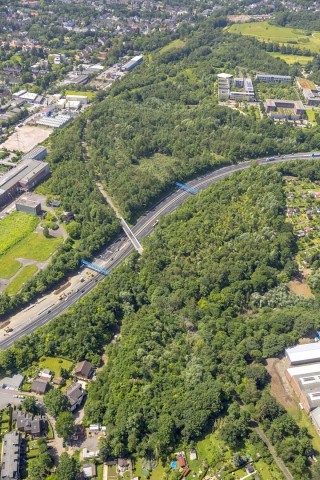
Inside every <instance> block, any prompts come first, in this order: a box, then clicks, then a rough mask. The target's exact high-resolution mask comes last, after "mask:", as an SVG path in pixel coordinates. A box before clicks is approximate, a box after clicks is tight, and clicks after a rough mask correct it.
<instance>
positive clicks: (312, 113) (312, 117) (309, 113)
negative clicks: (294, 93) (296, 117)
mask: <svg viewBox="0 0 320 480" xmlns="http://www.w3.org/2000/svg"><path fill="white" fill-rule="evenodd" d="M306 113H307V117H308V120H309V122H310V123H312V124H313V125H316V124H317V122H316V112H315V111H314V110H309V109H308V110H306Z"/></svg>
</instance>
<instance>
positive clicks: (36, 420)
mask: <svg viewBox="0 0 320 480" xmlns="http://www.w3.org/2000/svg"><path fill="white" fill-rule="evenodd" d="M13 420H16V427H17V430H19V432H23V433H27V434H28V435H32V436H33V437H41V436H42V435H43V434H44V432H45V425H46V420H45V418H44V417H42V416H39V415H36V416H34V415H31V414H30V413H24V412H21V411H19V410H15V411H14V413H13Z"/></svg>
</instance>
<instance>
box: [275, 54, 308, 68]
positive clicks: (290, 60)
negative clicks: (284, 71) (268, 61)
mask: <svg viewBox="0 0 320 480" xmlns="http://www.w3.org/2000/svg"><path fill="white" fill-rule="evenodd" d="M268 53H270V55H272V56H273V57H276V58H280V59H281V60H283V61H284V62H286V63H287V64H288V65H293V64H294V63H299V64H300V65H307V63H309V62H311V61H312V60H313V57H307V56H305V55H289V54H288V55H287V54H285V53H278V52H268Z"/></svg>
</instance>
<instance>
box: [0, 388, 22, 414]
mask: <svg viewBox="0 0 320 480" xmlns="http://www.w3.org/2000/svg"><path fill="white" fill-rule="evenodd" d="M14 395H23V393H21V392H19V391H18V390H7V389H6V388H1V389H0V409H2V408H4V407H6V406H7V405H8V403H11V405H20V403H21V402H22V400H23V399H22V398H15V397H14Z"/></svg>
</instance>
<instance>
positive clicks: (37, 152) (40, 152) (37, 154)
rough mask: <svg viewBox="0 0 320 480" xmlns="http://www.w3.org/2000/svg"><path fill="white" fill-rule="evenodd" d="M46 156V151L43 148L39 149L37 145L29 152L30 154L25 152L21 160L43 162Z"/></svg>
mask: <svg viewBox="0 0 320 480" xmlns="http://www.w3.org/2000/svg"><path fill="white" fill-rule="evenodd" d="M47 154H48V151H47V149H46V148H45V147H41V145H38V146H37V147H34V148H33V149H32V150H30V152H27V153H26V154H25V155H23V157H22V159H21V160H30V159H33V160H44V159H45V158H46V156H47Z"/></svg>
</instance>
